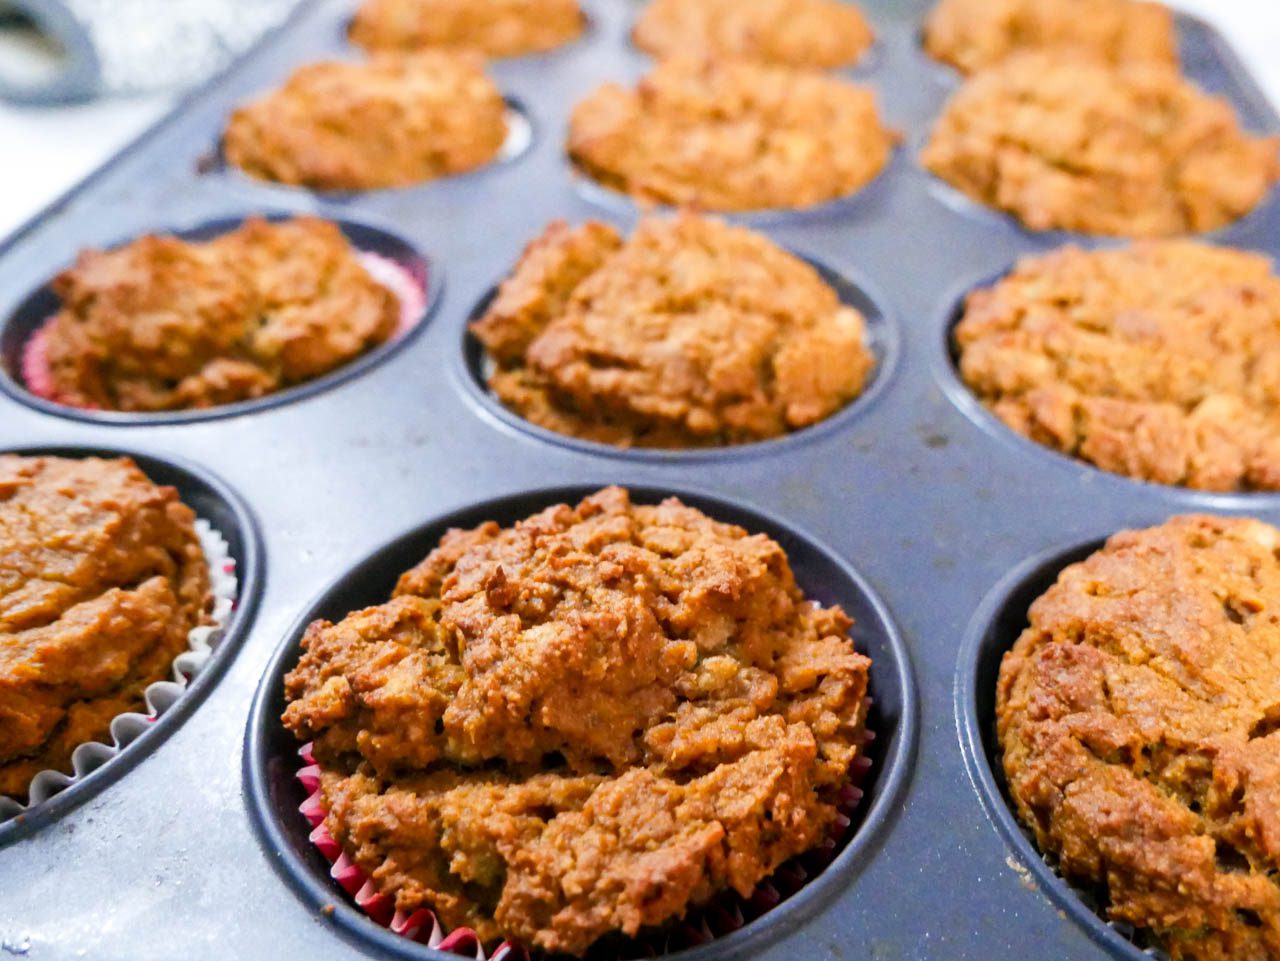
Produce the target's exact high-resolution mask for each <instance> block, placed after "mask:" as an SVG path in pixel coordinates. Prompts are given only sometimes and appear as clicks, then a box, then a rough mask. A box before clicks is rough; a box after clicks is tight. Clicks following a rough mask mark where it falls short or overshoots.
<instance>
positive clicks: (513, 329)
mask: <svg viewBox="0 0 1280 961" xmlns="http://www.w3.org/2000/svg"><path fill="white" fill-rule="evenodd" d="M471 330H472V333H473V334H474V335H475V336H476V337H477V338H478V339H479V340H480V342H481V343H482V344H483V345H484V347H485V348H486V350H487V351H488V353H489V356H490V357H491V358H492V359H493V360H494V361H495V362H496V369H495V370H494V371H493V373H492V375H491V376H490V378H489V386H490V388H491V389H492V390H493V391H494V393H495V394H496V395H497V396H498V398H499V399H500V400H501V401H502V402H503V403H504V404H505V405H506V406H507V407H509V408H510V409H512V410H513V411H515V412H516V413H518V414H519V415H520V416H521V417H524V418H525V419H526V420H529V421H530V422H532V423H534V424H537V425H538V426H541V427H545V428H547V429H549V430H553V431H556V432H558V433H561V434H567V435H570V436H573V437H580V438H583V439H586V440H593V441H598V442H601V443H607V444H616V445H619V446H635V447H668V448H677V447H707V446H716V445H724V444H738V443H748V442H751V441H758V440H764V439H767V438H770V437H777V436H780V435H782V434H785V433H787V432H788V431H793V430H798V429H800V428H803V427H807V426H810V425H812V424H815V423H817V422H818V421H821V420H824V419H825V418H827V417H829V416H830V415H831V414H833V413H835V412H836V411H838V410H839V409H840V408H842V407H844V406H845V405H846V404H848V403H849V402H850V401H852V400H853V399H854V398H856V397H857V396H858V395H859V394H861V393H862V390H863V388H864V386H865V384H866V382H867V379H868V377H869V376H870V373H871V370H872V368H873V367H874V365H875V358H874V356H873V355H872V353H871V351H870V349H869V348H868V346H867V337H866V325H865V322H864V320H863V318H862V315H861V314H859V313H858V312H857V311H856V310H854V309H853V308H852V307H848V306H845V305H844V304H842V303H841V302H840V299H839V297H838V296H837V294H836V292H835V290H833V289H832V288H831V287H830V286H829V285H828V284H827V283H826V282H825V281H824V280H823V279H822V277H821V275H819V273H818V272H817V271H816V270H814V268H813V267H811V266H809V265H808V264H807V263H805V262H804V261H802V260H800V259H799V258H798V257H795V256H793V255H792V254H789V253H787V252H786V251H784V250H781V249H779V248H778V247H776V246H774V244H773V243H772V242H770V241H769V240H768V239H767V238H765V237H763V236H761V235H760V234H757V233H754V232H752V231H750V230H746V229H744V228H740V227H731V226H728V225H727V224H724V223H722V222H721V221H718V220H712V219H708V218H705V217H699V216H695V215H693V214H682V215H680V216H678V217H674V218H660V217H650V218H646V219H644V220H642V221H641V223H640V225H639V226H638V227H637V228H636V231H635V233H634V234H633V235H632V237H631V238H630V239H629V240H624V239H623V238H622V237H621V236H620V235H619V233H618V232H617V231H616V230H614V228H613V227H611V226H608V225H607V224H602V223H595V222H591V223H587V224H585V225H583V226H581V227H570V226H568V225H567V224H565V223H563V222H557V223H553V224H552V225H551V226H550V227H548V228H547V230H546V232H545V233H544V234H543V235H542V236H541V237H539V238H538V239H537V240H535V241H533V243H531V244H530V245H529V246H528V247H527V248H526V250H525V252H524V255H523V256H522V257H521V258H520V262H519V263H518V264H517V265H516V269H515V272H514V273H513V274H512V275H511V276H510V277H509V278H508V279H507V280H506V281H504V282H503V284H502V286H501V288H500V289H499V291H498V294H497V297H496V299H495V300H494V301H493V303H492V305H491V306H490V307H489V309H488V310H487V312H486V313H485V314H484V316H483V317H481V318H480V319H479V320H477V321H475V322H474V323H473V324H472V326H471Z"/></svg>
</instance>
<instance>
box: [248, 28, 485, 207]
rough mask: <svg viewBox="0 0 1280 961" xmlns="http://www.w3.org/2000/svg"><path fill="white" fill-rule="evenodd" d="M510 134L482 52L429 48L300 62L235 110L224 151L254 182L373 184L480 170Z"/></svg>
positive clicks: (317, 186) (318, 186) (319, 186)
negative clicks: (361, 59) (271, 88)
mask: <svg viewBox="0 0 1280 961" xmlns="http://www.w3.org/2000/svg"><path fill="white" fill-rule="evenodd" d="M506 137H507V120H506V103H505V102H504V101H503V99H502V92H501V91H500V90H499V89H498V88H497V87H496V86H495V85H494V83H493V81H492V80H490V79H489V77H488V76H487V75H486V74H485V72H484V61H483V60H482V59H481V58H480V56H479V55H478V54H473V53H465V52H451V51H444V50H428V51H424V52H422V53H417V54H413V55H412V56H402V55H399V54H381V55H378V56H375V57H373V58H372V59H371V60H369V61H368V62H366V63H339V62H325V63H313V64H309V65H307V66H305V67H302V68H301V69H299V70H298V71H297V72H296V73H295V74H294V75H293V76H292V77H290V78H289V80H288V82H287V83H285V85H284V86H283V87H281V88H280V89H279V90H277V91H276V92H274V93H271V94H268V95H267V96H266V97H263V98H262V99H261V100H258V101H256V102H255V103H251V104H249V105H248V106H245V107H241V108H240V109H239V110H237V111H236V112H235V113H234V114H233V115H232V117H231V122H230V123H229V124H228V125H227V132H226V134H225V135H224V137H223V151H224V153H225V154H226V157H227V160H228V161H230V162H231V163H232V164H234V165H235V166H237V167H239V168H241V169H242V170H243V171H244V172H245V173H247V174H249V175H250V176H251V177H256V178H258V179H260V180H272V181H275V182H277V183H282V184H293V185H295V186H301V187H310V188H312V189H313V190H373V189H377V188H379V187H404V186H408V185H409V184H416V183H422V182H424V181H428V180H435V179H436V178H437V177H447V176H449V175H451V174H458V173H463V172H465V171H468V170H474V169H475V168H477V167H482V166H484V165H485V164H487V163H489V162H491V161H492V160H493V159H494V158H495V157H497V156H498V154H499V152H500V151H501V150H502V145H503V143H504V142H505V140H506Z"/></svg>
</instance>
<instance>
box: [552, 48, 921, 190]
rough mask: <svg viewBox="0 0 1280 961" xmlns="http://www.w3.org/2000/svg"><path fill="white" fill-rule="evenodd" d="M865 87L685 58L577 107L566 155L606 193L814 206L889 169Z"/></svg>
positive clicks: (889, 139) (883, 134) (886, 140)
mask: <svg viewBox="0 0 1280 961" xmlns="http://www.w3.org/2000/svg"><path fill="white" fill-rule="evenodd" d="M896 141H897V135H896V134H895V133H893V132H892V131H889V130H887V129H886V128H885V127H884V126H883V124H882V123H881V121H880V117H879V114H878V112H877V110H876V103H875V94H874V93H873V92H872V91H871V90H870V89H868V88H865V87H859V86H856V85H855V84H851V83H848V82H846V81H843V80H839V79H837V78H835V77H832V76H829V75H827V74H824V73H819V72H816V71H812V72H811V71H801V70H795V69H791V68H785V67H773V66H766V65H763V64H756V63H751V62H750V61H734V60H726V59H724V58H717V57H712V58H686V57H677V58H673V59H671V60H668V61H664V62H663V63H661V64H659V65H658V66H657V67H656V68H655V69H654V70H653V71H652V72H651V73H650V74H649V75H648V76H647V77H645V78H644V79H643V80H641V81H640V83H639V85H638V86H637V87H636V88H635V89H634V90H629V89H626V88H625V87H622V86H619V85H618V84H612V83H611V84H606V85H605V86H603V87H601V88H600V89H598V90H597V91H595V92H594V93H593V94H591V95H590V96H589V97H587V98H586V99H585V100H583V101H582V102H580V103H579V104H578V105H577V107H576V108H575V109H574V112H573V115H572V118H571V120H570V125H569V141H568V151H569V156H570V157H571V158H572V159H573V161H574V162H575V163H576V164H577V165H578V166H579V168H580V169H582V170H583V171H584V172H585V173H587V174H589V175H590V176H591V177H593V178H594V179H596V180H598V181H599V182H601V183H602V184H604V185H605V186H608V187H612V188H614V189H617V190H621V191H624V192H626V193H629V194H632V195H633V196H635V197H636V198H637V199H639V200H642V201H645V202H653V203H661V204H669V205H671V206H692V207H697V208H698V209H701V210H758V209H765V208H782V207H809V206H812V205H814V204H818V203H822V202H824V201H829V200H834V199H836V198H839V197H845V196H848V195H849V194H852V193H853V192H855V191H856V190H858V189H859V188H861V187H863V186H865V185H866V184H867V183H868V182H869V181H870V180H871V179H872V178H873V177H875V176H876V174H878V173H879V172H880V171H881V170H882V169H883V168H884V166H885V164H887V163H888V161H889V157H890V154H891V152H892V149H893V146H894V144H895V142H896Z"/></svg>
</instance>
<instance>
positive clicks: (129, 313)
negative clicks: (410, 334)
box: [45, 217, 399, 411]
mask: <svg viewBox="0 0 1280 961" xmlns="http://www.w3.org/2000/svg"><path fill="white" fill-rule="evenodd" d="M53 288H54V291H55V292H56V293H57V295H58V297H59V299H60V300H61V301H62V305H63V306H62V309H61V310H60V311H59V312H58V314H57V315H56V316H55V317H54V319H53V321H52V322H51V324H50V326H49V327H48V329H47V334H46V339H45V351H46V357H47V361H48V365H49V373H50V375H51V377H52V380H53V384H54V388H55V390H56V394H57V398H58V400H60V401H61V402H63V403H68V404H73V405H76V406H80V407H96V408H103V409H107V410H122V411H160V410H179V409H184V408H206V407H214V406H218V405H221V404H229V403H234V402H236V401H241V400H248V399H252V398H256V397H261V396H264V395H266V394H269V393H272V392H274V391H277V390H280V389H283V388H285V387H289V386H293V385H295V384H299V383H303V382H305V381H308V380H312V379H314V378H316V377H320V376H322V375H323V374H326V373H329V372H330V371H332V370H334V369H335V368H337V367H340V366H342V365H343V364H345V363H347V362H348V361H351V360H354V359H355V358H356V357H358V356H360V355H361V354H363V353H365V352H366V351H368V350H370V349H372V348H373V347H376V346H377V345H379V344H380V343H382V342H384V341H386V340H387V339H389V338H390V337H391V335H392V334H393V333H394V332H395V329H396V325H397V323H398V319H399V306H398V303H397V301H396V298H395V296H394V295H393V294H392V293H391V292H390V291H389V290H387V289H386V288H385V287H383V286H382V285H381V284H379V283H377V282H376V281H375V280H374V279H373V278H372V277H371V276H370V275H369V273H368V272H367V271H366V270H365V269H364V267H363V266H361V264H360V262H359V261H358V260H357V259H356V257H355V252H354V251H353V250H352V248H351V246H350V244H349V243H348V242H347V240H346V238H345V237H344V236H343V234H342V231H341V230H339V229H338V227H337V226H336V225H334V224H332V223H329V222H328V221H323V220H317V219H315V218H311V217H300V218H297V219H294V220H289V221H283V222H279V223H268V222H266V221H264V220H261V219H258V218H251V219H250V220H247V221H246V222H245V223H244V224H243V225H241V226H240V227H238V228H237V229H235V230H233V231H230V232H228V233H226V234H223V235H222V236H219V237H216V238H214V239H213V240H210V241H207V242H203V243H193V242H187V241H184V240H180V239H178V238H176V237H170V236H155V235H148V236H144V237H141V238H139V239H138V240H135V241H133V242H131V243H128V244H126V245H124V246H123V247H120V248H118V249H116V250H110V251H98V250H90V251H85V252H84V253H82V254H81V255H80V258H79V260H78V261H77V262H76V265H75V266H74V267H73V268H71V269H70V270H68V271H66V272H65V273H63V274H62V275H60V276H59V277H58V278H56V279H55V280H54V282H53Z"/></svg>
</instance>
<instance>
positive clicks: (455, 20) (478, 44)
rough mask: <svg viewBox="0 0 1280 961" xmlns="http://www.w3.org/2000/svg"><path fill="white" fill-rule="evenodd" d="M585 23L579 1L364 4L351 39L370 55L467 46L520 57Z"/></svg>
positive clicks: (379, 0) (573, 34)
mask: <svg viewBox="0 0 1280 961" xmlns="http://www.w3.org/2000/svg"><path fill="white" fill-rule="evenodd" d="M585 24H586V18H585V17H584V16H583V14H582V10H581V9H580V8H579V6H578V0H364V3H363V4H361V6H360V9H359V10H358V11H357V12H356V16H355V19H354V20H353V21H352V22H351V40H352V42H353V43H355V44H357V45H359V46H361V47H364V48H365V49H366V50H369V51H370V52H375V51H392V50H399V51H403V52H412V51H416V50H422V49H425V48H428V47H463V48H468V49H472V50H478V51H480V52H481V53H483V54H486V55H487V56H490V57H516V56H520V55H522V54H527V53H541V52H543V51H547V50H552V49H554V48H556V47H559V46H561V45H562V44H566V43H569V42H570V41H572V40H575V39H577V38H578V37H579V36H580V35H581V34H582V30H583V27H584V26H585Z"/></svg>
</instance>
